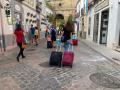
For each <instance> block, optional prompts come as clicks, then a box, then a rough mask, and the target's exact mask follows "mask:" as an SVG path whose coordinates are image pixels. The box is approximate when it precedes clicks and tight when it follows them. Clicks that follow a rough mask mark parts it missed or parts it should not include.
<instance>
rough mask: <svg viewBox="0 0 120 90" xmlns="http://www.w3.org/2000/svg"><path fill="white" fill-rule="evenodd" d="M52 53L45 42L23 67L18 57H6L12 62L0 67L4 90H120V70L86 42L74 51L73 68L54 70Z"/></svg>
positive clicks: (32, 49)
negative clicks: (50, 63)
mask: <svg viewBox="0 0 120 90" xmlns="http://www.w3.org/2000/svg"><path fill="white" fill-rule="evenodd" d="M51 51H52V50H47V49H46V43H44V42H43V41H41V42H40V45H39V46H38V47H29V48H28V49H27V50H26V51H25V54H26V59H23V60H22V59H21V61H20V63H18V62H17V61H16V60H15V58H14V57H15V54H12V55H11V57H10V55H9V58H8V57H7V56H6V57H3V58H4V59H9V60H5V61H4V62H7V61H9V62H7V63H4V62H1V64H0V90H120V66H119V65H118V64H116V63H114V62H112V61H111V60H107V59H106V58H105V57H103V56H101V55H100V54H98V53H97V52H96V51H93V50H92V49H91V48H89V47H87V46H86V45H85V44H83V43H82V42H79V46H76V47H74V52H75V60H74V65H73V68H69V67H62V68H58V67H50V66H49V65H48V64H49V63H48V62H49V57H50V53H51ZM10 61H11V62H10Z"/></svg>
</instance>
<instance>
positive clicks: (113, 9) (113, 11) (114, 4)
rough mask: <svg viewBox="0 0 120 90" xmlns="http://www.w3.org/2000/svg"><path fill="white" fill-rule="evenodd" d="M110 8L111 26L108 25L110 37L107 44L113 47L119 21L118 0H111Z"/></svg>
mask: <svg viewBox="0 0 120 90" xmlns="http://www.w3.org/2000/svg"><path fill="white" fill-rule="evenodd" d="M109 4H110V9H109V26H108V38H107V46H108V47H113V44H114V43H116V30H117V22H118V17H117V15H118V1H117V0H109Z"/></svg>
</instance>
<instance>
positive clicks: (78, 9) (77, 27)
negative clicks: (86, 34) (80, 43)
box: [75, 0, 81, 36]
mask: <svg viewBox="0 0 120 90" xmlns="http://www.w3.org/2000/svg"><path fill="white" fill-rule="evenodd" d="M80 17H81V2H80V0H78V1H77V4H76V14H75V21H76V22H75V33H77V35H78V36H79V32H80V31H81V28H80Z"/></svg>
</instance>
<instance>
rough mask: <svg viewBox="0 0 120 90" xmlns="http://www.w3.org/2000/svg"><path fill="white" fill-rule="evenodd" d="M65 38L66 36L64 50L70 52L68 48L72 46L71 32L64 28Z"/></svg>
mask: <svg viewBox="0 0 120 90" xmlns="http://www.w3.org/2000/svg"><path fill="white" fill-rule="evenodd" d="M63 32H64V33H63V36H64V49H65V51H66V50H68V47H69V46H70V45H71V40H70V39H71V32H70V31H69V30H68V29H67V28H66V27H64V28H63Z"/></svg>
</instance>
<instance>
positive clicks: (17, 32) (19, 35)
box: [14, 24, 25, 62]
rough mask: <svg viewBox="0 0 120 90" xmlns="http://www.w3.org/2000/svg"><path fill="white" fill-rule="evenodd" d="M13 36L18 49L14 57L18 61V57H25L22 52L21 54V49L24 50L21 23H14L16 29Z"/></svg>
mask: <svg viewBox="0 0 120 90" xmlns="http://www.w3.org/2000/svg"><path fill="white" fill-rule="evenodd" d="M14 34H15V37H16V42H17V45H18V47H19V49H20V51H19V53H18V55H17V57H16V59H17V61H18V62H19V57H20V56H22V58H25V56H24V54H23V51H24V48H23V47H22V43H23V40H24V30H23V29H22V27H21V24H17V25H16V29H15V32H14Z"/></svg>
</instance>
